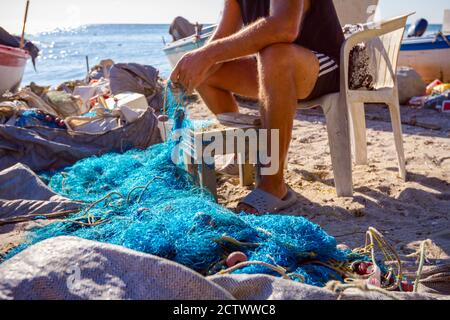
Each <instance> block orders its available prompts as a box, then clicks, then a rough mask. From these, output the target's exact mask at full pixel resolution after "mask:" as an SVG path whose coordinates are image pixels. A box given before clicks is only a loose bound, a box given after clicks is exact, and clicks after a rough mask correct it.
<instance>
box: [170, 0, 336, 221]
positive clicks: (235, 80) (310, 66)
mask: <svg viewBox="0 0 450 320" xmlns="http://www.w3.org/2000/svg"><path fill="white" fill-rule="evenodd" d="M343 42H344V35H343V32H342V29H341V25H340V23H339V19H338V16H337V13H336V10H335V7H334V4H333V1H332V0H321V1H318V0H225V5H224V9H223V15H222V18H221V21H220V23H219V25H218V27H217V29H216V31H215V33H214V35H213V36H212V37H211V38H210V40H209V41H208V43H207V44H206V45H205V46H204V47H202V48H200V49H197V50H195V51H192V52H189V53H187V54H186V55H185V56H184V57H183V58H182V59H181V60H180V61H179V63H178V65H177V66H176V67H175V69H174V70H173V72H172V75H171V80H172V81H173V82H174V83H178V84H180V85H182V86H183V87H184V88H186V90H187V91H188V92H192V91H193V90H197V91H198V93H199V94H200V96H201V97H202V99H203V100H204V102H205V103H206V105H207V106H208V108H209V109H210V110H211V111H212V112H213V113H214V114H216V115H218V114H222V113H228V112H238V105H237V103H236V101H235V98H234V96H233V94H238V95H240V96H245V97H249V98H254V99H259V102H260V104H261V118H262V127H263V128H264V129H268V130H271V129H278V130H279V135H280V138H279V145H278V146H277V147H278V148H279V155H280V159H279V169H278V172H277V173H276V174H274V175H266V176H262V178H261V181H260V183H259V185H258V186H257V189H255V190H254V191H253V192H252V193H250V195H248V196H247V197H246V198H244V199H243V200H242V201H241V202H240V204H239V205H238V208H237V210H238V211H239V212H242V211H244V212H247V213H252V214H264V213H267V212H271V213H275V211H279V210H282V209H285V208H287V207H289V206H291V205H292V204H294V203H295V201H296V195H295V192H294V191H292V190H291V189H290V188H289V186H287V185H286V182H285V178H284V170H283V169H284V167H285V162H286V161H287V160H286V159H287V153H288V149H289V144H290V141H291V137H292V128H293V120H294V116H295V113H296V108H297V103H298V101H309V100H313V99H316V98H319V97H320V96H323V95H325V94H329V93H333V92H337V91H339V88H340V84H339V82H340V81H339V80H340V77H339V66H338V63H339V61H340V49H341V45H342V43H343Z"/></svg>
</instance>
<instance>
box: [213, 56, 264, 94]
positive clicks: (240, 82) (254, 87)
mask: <svg viewBox="0 0 450 320" xmlns="http://www.w3.org/2000/svg"><path fill="white" fill-rule="evenodd" d="M206 83H207V84H208V85H209V86H212V87H215V88H218V89H222V90H225V91H230V92H233V93H236V94H238V95H241V96H244V97H249V98H254V99H257V98H258V93H259V89H258V88H259V85H258V66H257V61H256V57H254V56H249V57H244V58H240V59H236V60H232V61H228V62H224V63H222V64H221V65H220V67H219V69H218V70H217V71H216V72H214V73H213V74H212V75H211V76H210V77H209V78H208V79H207V80H206Z"/></svg>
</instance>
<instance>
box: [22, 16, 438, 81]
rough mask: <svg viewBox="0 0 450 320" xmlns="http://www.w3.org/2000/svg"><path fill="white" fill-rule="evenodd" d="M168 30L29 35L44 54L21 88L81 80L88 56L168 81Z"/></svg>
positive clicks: (128, 27)
mask: <svg viewBox="0 0 450 320" xmlns="http://www.w3.org/2000/svg"><path fill="white" fill-rule="evenodd" d="M440 28H441V26H440V25H430V26H429V28H428V33H432V32H436V31H439V30H440ZM168 30H169V25H162V24H148V25H145V24H144V25H143V24H125V25H118V24H104V25H87V26H82V27H78V28H74V29H69V30H54V31H52V32H45V33H38V34H34V35H27V38H28V39H29V40H31V41H33V42H34V43H35V44H36V45H37V46H38V47H39V48H40V49H41V53H40V56H39V58H38V60H37V65H36V67H37V71H35V70H34V69H33V66H32V64H31V62H30V63H29V64H28V65H27V69H26V71H25V75H24V79H23V82H22V84H23V85H26V84H28V83H30V82H31V81H34V82H36V83H37V84H40V85H57V84H59V83H61V82H64V81H66V80H74V79H82V78H84V77H85V76H86V73H87V68H86V56H88V57H89V62H90V66H91V67H92V66H93V65H95V64H97V63H98V62H99V61H100V60H103V59H112V60H114V61H115V62H116V63H120V62H135V63H142V64H149V65H152V66H154V67H156V68H157V69H158V70H159V71H160V75H161V76H162V77H165V78H166V77H168V76H169V74H170V70H171V67H170V64H169V62H168V60H167V58H166V56H165V55H164V52H163V48H164V42H163V39H164V40H165V41H167V42H169V41H171V36H170V35H169V33H168Z"/></svg>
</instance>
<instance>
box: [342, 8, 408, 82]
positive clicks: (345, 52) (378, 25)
mask: <svg viewBox="0 0 450 320" xmlns="http://www.w3.org/2000/svg"><path fill="white" fill-rule="evenodd" d="M413 14H414V13H410V14H407V15H403V16H399V17H395V18H392V19H387V20H382V21H375V22H372V23H370V24H367V25H366V29H365V30H363V31H359V32H356V33H354V34H352V35H351V36H350V37H348V38H347V39H346V40H345V42H344V44H343V45H342V48H341V89H345V91H348V76H349V75H348V68H349V58H350V52H351V50H352V49H353V48H354V47H355V46H356V45H357V44H358V43H362V42H364V43H365V42H369V41H371V40H373V39H375V38H377V37H380V36H383V35H385V34H388V33H391V32H393V31H396V30H400V29H404V28H405V27H406V22H407V20H408V17H409V16H411V15H413ZM341 91H342V90H341Z"/></svg>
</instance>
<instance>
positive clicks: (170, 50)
mask: <svg viewBox="0 0 450 320" xmlns="http://www.w3.org/2000/svg"><path fill="white" fill-rule="evenodd" d="M215 29H216V25H212V26H209V27H206V28H203V30H202V31H201V32H200V33H199V34H198V35H193V36H190V37H187V38H184V39H181V40H178V41H175V42H172V43H169V44H167V45H166V46H165V48H164V53H165V55H166V56H167V59H168V60H169V62H170V65H171V66H172V67H175V66H176V65H177V63H178V61H179V60H180V59H181V57H183V55H184V54H186V53H188V52H189V51H192V50H195V49H198V48H200V47H202V46H203V45H204V44H205V42H206V41H207V40H208V39H209V38H210V37H211V35H212V34H213V32H214V30H215Z"/></svg>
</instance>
